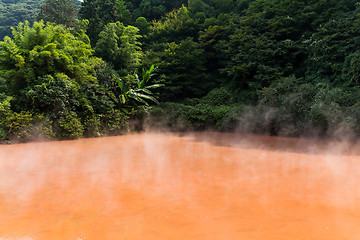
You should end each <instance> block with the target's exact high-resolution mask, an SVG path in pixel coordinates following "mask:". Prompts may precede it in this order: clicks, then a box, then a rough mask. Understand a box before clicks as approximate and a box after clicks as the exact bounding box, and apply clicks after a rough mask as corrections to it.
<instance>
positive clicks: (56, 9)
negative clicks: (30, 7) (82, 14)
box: [37, 0, 77, 26]
mask: <svg viewBox="0 0 360 240" xmlns="http://www.w3.org/2000/svg"><path fill="white" fill-rule="evenodd" d="M76 18H77V8H76V5H75V3H74V1H73V0H46V2H45V3H44V4H43V5H41V7H40V13H39V15H38V17H37V20H38V21H40V20H44V21H45V22H53V23H56V24H63V25H66V26H74V25H75V22H76V21H75V19H76Z"/></svg>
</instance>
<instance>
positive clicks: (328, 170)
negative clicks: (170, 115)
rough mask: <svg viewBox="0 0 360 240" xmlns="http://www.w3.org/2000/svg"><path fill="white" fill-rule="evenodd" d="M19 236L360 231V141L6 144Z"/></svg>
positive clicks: (104, 239)
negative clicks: (358, 142) (359, 142)
mask: <svg viewBox="0 0 360 240" xmlns="http://www.w3.org/2000/svg"><path fill="white" fill-rule="evenodd" d="M10 239H11V240H13V239H14V240H15V239H21V240H25V239H26V240H49V239H52V240H57V239H59V240H60V239H61V240H72V239H74V240H80V239H81V240H85V239H87V240H93V239H95V240H97V239H99V240H177V239H179V240H180V239H181V240H240V239H244V240H257V239H258V240H305V239H314V240H332V239H333V240H342V239H349V240H355V239H360V144H356V143H344V142H330V141H315V140H310V139H290V138H274V137H262V136H254V135H240V134H230V133H201V134H200V133H193V134H189V135H185V136H181V135H179V134H164V133H147V134H135V135H127V136H119V137H106V138H96V139H81V140H76V141H62V142H46V143H28V144H17V145H1V146H0V240H10Z"/></svg>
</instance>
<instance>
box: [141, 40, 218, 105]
mask: <svg viewBox="0 0 360 240" xmlns="http://www.w3.org/2000/svg"><path fill="white" fill-rule="evenodd" d="M147 58H148V60H147V61H149V62H153V63H155V65H156V66H157V67H158V70H157V73H158V74H159V75H160V76H161V77H162V79H163V81H164V83H165V87H164V88H162V90H161V92H160V100H162V101H170V100H183V99H185V98H189V97H199V96H203V95H205V94H206V93H207V92H208V91H209V90H210V89H211V88H212V87H214V86H215V85H216V83H217V81H216V79H212V78H211V77H210V76H209V75H208V74H207V73H206V71H205V69H206V68H205V66H204V65H205V58H204V51H203V50H202V49H201V48H200V45H199V44H198V43H196V42H194V41H193V40H192V39H191V38H188V39H186V40H183V41H181V42H180V43H179V44H176V43H175V42H171V43H164V44H159V45H153V49H152V50H151V51H149V52H148V53H147Z"/></svg>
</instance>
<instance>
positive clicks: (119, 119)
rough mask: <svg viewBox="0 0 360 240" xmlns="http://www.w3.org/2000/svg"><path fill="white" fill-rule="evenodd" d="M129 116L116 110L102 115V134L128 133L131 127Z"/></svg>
mask: <svg viewBox="0 0 360 240" xmlns="http://www.w3.org/2000/svg"><path fill="white" fill-rule="evenodd" d="M128 119H129V116H128V115H126V114H125V113H124V112H122V111H120V110H118V109H116V110H111V111H109V112H108V113H106V114H104V115H102V117H101V119H100V123H101V124H100V125H101V130H102V132H104V133H106V134H109V135H116V134H121V133H124V132H128V130H129V126H128V122H127V120H128Z"/></svg>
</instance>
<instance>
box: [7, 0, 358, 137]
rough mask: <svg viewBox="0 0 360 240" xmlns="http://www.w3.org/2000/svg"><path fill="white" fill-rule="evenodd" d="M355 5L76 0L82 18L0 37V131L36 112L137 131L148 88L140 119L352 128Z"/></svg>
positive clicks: (63, 127)
mask: <svg viewBox="0 0 360 240" xmlns="http://www.w3.org/2000/svg"><path fill="white" fill-rule="evenodd" d="M18 2H19V3H20V2H22V1H21V0H19V1H18ZM48 2H51V1H50V0H49V1H48ZM0 3H1V4H0V12H1V13H3V12H7V14H8V12H9V11H8V10H9V9H10V8H9V7H10V5H7V6H6V7H5V8H4V1H1V2H0ZM186 4H187V5H186ZM24 6H25V5H24ZM29 10H30V9H29ZM359 11H360V5H359V3H358V2H357V1H356V0H337V1H335V0H320V1H319V0H317V1H315V0H311V1H293V0H234V1H232V0H188V1H185V0H184V1H176V0H170V1H160V0H126V1H125V0H84V2H83V3H82V7H81V9H80V16H81V18H82V19H88V20H84V21H81V22H80V21H77V23H76V24H75V25H74V26H72V27H71V28H70V29H67V28H66V27H64V26H56V25H53V24H47V25H45V24H44V23H35V24H34V26H33V27H31V26H30V24H28V23H22V24H20V25H19V27H18V28H17V29H15V30H14V39H11V38H5V39H4V41H3V42H1V43H0V100H1V101H0V113H1V114H2V115H1V116H0V138H2V139H8V138H9V137H11V136H12V137H21V138H27V137H28V136H30V135H31V134H35V133H34V132H29V131H27V129H28V127H30V126H31V128H32V129H35V128H36V127H35V126H39V125H41V124H39V123H41V122H44V124H45V123H46V124H45V125H46V126H50V127H51V128H50V127H49V128H47V129H54V130H53V131H52V130H51V131H49V132H54V133H55V134H56V135H57V136H61V137H63V138H76V137H80V136H101V135H105V134H118V133H121V132H123V131H128V130H129V129H130V128H132V127H133V126H132V125H137V126H136V129H141V126H139V125H140V124H141V123H142V121H143V119H144V118H145V116H146V112H147V107H144V106H147V105H150V104H151V103H157V97H158V96H159V97H160V98H159V99H160V105H159V106H156V107H152V108H151V111H150V113H151V114H150V115H151V116H150V117H151V118H150V119H151V120H150V124H151V125H156V126H158V125H159V123H164V124H165V125H166V126H167V127H169V128H174V129H177V130H204V129H216V130H222V131H250V132H257V133H266V134H272V135H291V136H300V135H304V134H305V135H306V134H309V133H308V132H309V131H310V132H315V134H319V135H322V136H336V137H338V136H340V135H341V133H346V136H349V137H352V136H355V135H357V136H359V135H360V127H359V126H360V104H359V99H360V91H359V84H360V67H359V61H360V50H359V49H360V45H359V43H360V41H359V38H360V32H359V29H360V28H359V27H360V20H359V16H360V12H359ZM61 12H63V11H61ZM25 15H26V14H25ZM4 16H5V15H4ZM69 17H70V15H69ZM5 20H6V19H5V18H4V17H2V16H0V26H4V25H1V21H5ZM50 21H52V20H50ZM55 22H56V21H55ZM65 24H66V23H65ZM68 25H70V24H68ZM132 25H134V26H136V27H134V26H132ZM86 29H87V33H88V34H89V36H90V39H91V43H92V45H93V47H94V49H95V53H96V55H97V57H99V58H97V57H94V56H93V55H92V54H93V50H92V48H91V46H90V40H89V38H88V36H87V35H86V34H85V31H86ZM140 34H141V36H140ZM140 46H141V48H140ZM100 57H101V59H100ZM153 64H154V65H155V66H156V74H157V79H156V80H153V79H150V76H151V71H152V70H153V67H151V68H150V66H152V65H153ZM142 67H143V68H145V69H149V68H150V70H151V71H150V73H149V71H143V74H142V76H140V77H138V75H137V73H138V71H139V69H140V68H142ZM114 70H115V72H116V74H114ZM147 73H149V74H148V75H147ZM139 75H140V74H139ZM161 84H164V85H165V86H164V87H162V88H159V89H156V90H155V89H154V88H157V87H160V86H162V85H161ZM45 125H44V126H45ZM12 126H16V127H12ZM41 129H42V128H41ZM36 131H38V132H46V131H45V130H36ZM43 135H49V136H50V135H51V134H43Z"/></svg>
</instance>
